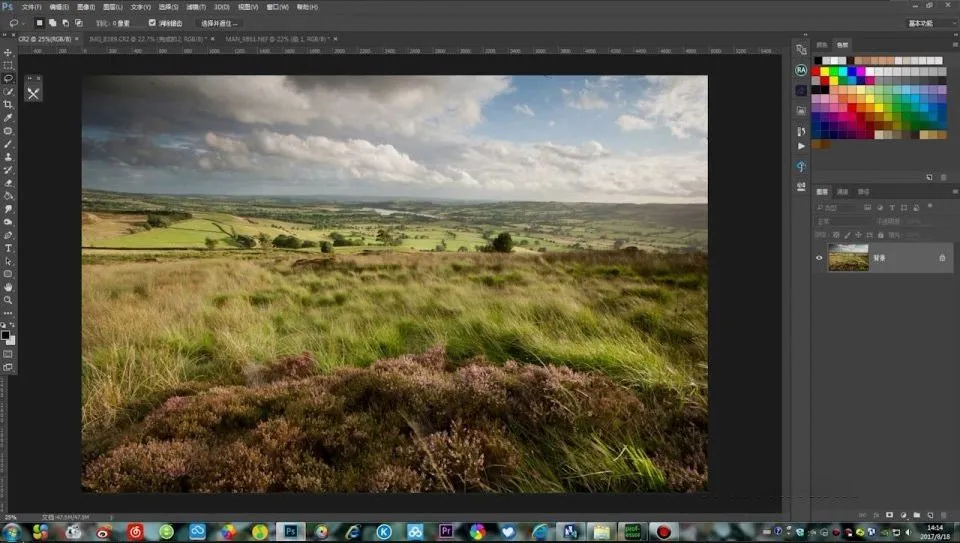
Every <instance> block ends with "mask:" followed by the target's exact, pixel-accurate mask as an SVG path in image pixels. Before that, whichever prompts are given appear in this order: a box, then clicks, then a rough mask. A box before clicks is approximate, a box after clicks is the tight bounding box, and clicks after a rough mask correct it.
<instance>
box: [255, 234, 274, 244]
mask: <svg viewBox="0 0 960 543" xmlns="http://www.w3.org/2000/svg"><path fill="white" fill-rule="evenodd" d="M257 241H259V242H260V246H261V247H269V246H270V241H271V239H270V236H269V235H268V234H266V233H264V232H260V233H259V234H257Z"/></svg>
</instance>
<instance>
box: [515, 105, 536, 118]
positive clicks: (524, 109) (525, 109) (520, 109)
mask: <svg viewBox="0 0 960 543" xmlns="http://www.w3.org/2000/svg"><path fill="white" fill-rule="evenodd" d="M513 110H514V111H516V112H517V113H519V114H521V115H526V116H527V117H533V116H534V115H535V113H534V112H533V109H531V108H530V106H528V105H527V104H517V105H515V106H513Z"/></svg>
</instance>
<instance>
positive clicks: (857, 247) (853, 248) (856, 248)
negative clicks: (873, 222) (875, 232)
mask: <svg viewBox="0 0 960 543" xmlns="http://www.w3.org/2000/svg"><path fill="white" fill-rule="evenodd" d="M830 252H831V253H868V252H870V246H869V245H866V244H862V243H831V244H830Z"/></svg>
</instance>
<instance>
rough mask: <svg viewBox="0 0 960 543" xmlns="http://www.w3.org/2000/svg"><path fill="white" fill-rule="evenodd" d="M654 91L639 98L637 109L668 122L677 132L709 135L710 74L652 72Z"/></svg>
mask: <svg viewBox="0 0 960 543" xmlns="http://www.w3.org/2000/svg"><path fill="white" fill-rule="evenodd" d="M647 80H648V81H649V83H650V92H648V93H646V94H645V95H644V96H642V97H641V98H639V99H638V100H637V101H636V103H635V104H634V105H635V106H636V109H637V111H638V112H639V113H640V114H642V115H643V116H644V117H645V118H647V119H651V120H653V121H654V122H657V123H658V124H662V125H664V126H666V127H667V128H668V129H669V130H670V132H671V133H673V135H674V136H676V137H678V138H682V139H685V138H689V137H691V136H706V135H707V118H708V114H707V94H708V90H707V78H706V77H705V76H651V77H648V78H647Z"/></svg>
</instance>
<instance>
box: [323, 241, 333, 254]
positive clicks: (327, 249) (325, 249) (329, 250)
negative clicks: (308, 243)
mask: <svg viewBox="0 0 960 543" xmlns="http://www.w3.org/2000/svg"><path fill="white" fill-rule="evenodd" d="M320 252H321V253H332V252H333V244H332V243H330V242H329V241H321V242H320Z"/></svg>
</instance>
